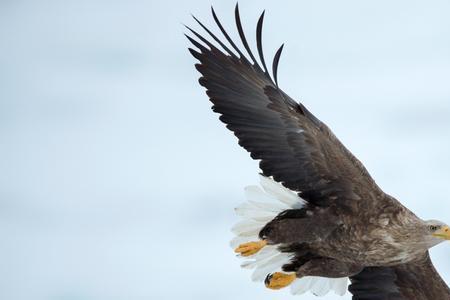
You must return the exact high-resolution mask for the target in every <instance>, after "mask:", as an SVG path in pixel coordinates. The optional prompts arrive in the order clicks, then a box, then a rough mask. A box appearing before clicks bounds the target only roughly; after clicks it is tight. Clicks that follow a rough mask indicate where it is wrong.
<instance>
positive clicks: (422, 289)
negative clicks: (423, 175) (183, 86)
mask: <svg viewBox="0 0 450 300" xmlns="http://www.w3.org/2000/svg"><path fill="white" fill-rule="evenodd" d="M212 16H213V18H214V21H215V23H216V24H217V26H218V28H219V29H220V31H221V33H222V34H223V36H224V38H225V40H226V41H225V40H221V39H219V38H218V37H217V36H216V35H214V34H213V33H212V32H211V31H210V30H209V29H208V28H207V27H206V26H204V25H203V24H202V23H201V22H200V21H199V20H198V19H196V18H195V17H194V19H195V20H196V21H197V22H198V24H199V25H200V26H201V27H202V28H203V29H204V30H205V31H206V32H207V33H208V34H209V36H210V38H212V40H213V41H214V42H211V41H209V40H208V39H206V38H204V37H203V36H202V35H200V34H198V33H197V32H196V31H194V30H192V29H190V28H189V27H187V28H188V30H190V32H191V35H186V37H187V38H188V39H189V41H190V42H191V43H192V44H193V45H194V46H195V48H197V49H196V50H194V49H192V48H189V51H190V53H191V54H192V55H193V56H194V57H195V58H196V59H197V60H198V61H199V62H200V63H198V64H196V65H195V67H196V68H197V70H198V71H199V72H200V73H201V75H202V77H201V78H200V79H199V82H200V85H202V86H204V87H205V88H206V90H207V91H206V94H207V95H208V96H209V99H210V101H211V102H212V103H213V107H212V109H213V111H214V112H216V113H219V114H220V120H221V121H222V122H224V123H225V124H226V127H227V128H228V129H230V130H231V131H233V133H234V134H235V135H236V137H237V138H238V140H239V145H241V146H242V147H243V148H245V149H246V150H247V151H248V152H250V155H251V157H252V158H253V159H256V160H259V161H260V163H259V166H260V168H261V170H262V174H261V186H262V188H260V187H258V186H251V187H247V188H246V195H247V198H248V202H246V203H244V204H243V205H241V206H240V207H238V208H237V209H236V212H237V214H238V215H239V216H241V217H242V218H243V220H242V221H241V222H240V223H238V224H236V225H235V226H234V227H233V232H234V233H235V234H236V238H235V239H234V240H233V241H232V243H231V244H232V246H233V247H234V248H235V252H236V253H238V254H239V255H240V256H242V257H244V258H246V259H247V260H246V261H245V262H244V263H243V264H242V266H243V267H245V268H254V272H253V275H252V279H253V280H260V281H264V282H265V285H266V286H267V287H268V288H270V289H281V288H284V287H287V286H291V291H292V293H294V294H299V293H304V292H306V291H308V290H309V291H311V292H312V293H314V294H315V295H319V296H320V295H324V294H326V293H327V292H328V291H330V290H334V291H335V292H336V293H337V294H340V295H343V294H344V293H345V292H346V290H347V286H348V278H349V279H350V282H351V284H350V285H349V286H348V290H349V291H350V292H351V293H352V294H353V299H361V300H362V299H373V300H376V299H389V300H414V299H416V300H446V299H447V300H448V299H450V289H449V288H448V286H447V285H446V284H445V282H444V281H443V279H442V278H441V277H440V276H439V274H438V273H437V271H436V270H435V268H434V267H433V264H432V262H431V260H430V256H429V254H428V249H430V248H431V247H433V246H435V245H437V244H439V243H441V242H442V241H444V240H450V229H449V226H447V225H445V224H444V223H442V222H440V221H435V220H430V221H424V220H421V219H420V218H419V217H417V216H416V215H415V214H414V213H412V212H411V211H410V210H408V209H407V208H406V207H404V206H403V205H402V204H401V203H400V202H399V201H398V200H396V199H395V198H393V197H392V196H389V195H387V194H386V193H384V192H383V191H382V190H381V189H380V188H379V187H378V185H377V184H376V183H375V181H374V180H373V179H372V177H371V176H370V175H369V173H368V172H367V170H366V169H365V167H364V166H363V164H362V163H361V162H360V161H359V160H358V159H357V158H355V157H354V156H353V155H352V153H351V152H350V151H349V150H347V148H345V146H344V145H343V144H342V143H341V142H340V141H339V140H338V139H337V138H336V137H335V135H334V134H333V133H332V132H331V130H330V129H329V128H328V127H327V126H326V125H325V124H324V123H322V122H321V121H320V120H319V119H317V118H316V117H315V116H314V115H313V114H312V113H311V112H309V111H308V110H307V109H306V107H305V106H304V105H303V104H301V103H298V102H296V101H294V100H293V99H292V98H290V97H289V96H288V95H287V94H285V93H284V92H283V91H282V90H281V89H280V88H279V87H278V81H277V68H278V62H279V59H280V55H281V51H282V49H283V46H281V47H280V48H279V50H278V51H277V52H276V54H275V57H274V59H273V64H272V75H273V77H272V76H271V75H270V73H269V70H268V68H267V66H266V62H265V59H264V55H263V47H262V26H263V19H264V12H263V13H262V15H261V17H260V18H259V20H258V23H257V27H256V43H257V49H258V56H259V61H260V63H258V62H257V59H256V57H255V55H254V54H253V53H252V51H251V50H250V46H249V44H248V42H247V39H246V37H245V35H244V31H243V28H242V24H241V21H240V17H239V8H238V6H237V5H236V9H235V19H236V25H237V31H238V33H239V36H240V39H241V42H242V45H243V47H244V48H245V51H246V54H244V53H243V52H242V50H240V49H239V47H238V46H237V45H236V44H235V42H234V41H233V40H232V39H231V38H230V36H229V35H228V33H227V32H226V31H225V29H224V27H223V26H222V24H221V23H220V21H219V19H218V17H217V15H216V13H215V12H214V9H212ZM226 43H227V44H228V45H226ZM214 44H216V45H214Z"/></svg>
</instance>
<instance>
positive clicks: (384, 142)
mask: <svg viewBox="0 0 450 300" xmlns="http://www.w3.org/2000/svg"><path fill="white" fill-rule="evenodd" d="M210 4H214V6H215V8H216V11H217V13H218V15H219V16H220V17H221V19H222V21H223V24H224V26H225V27H226V28H228V29H229V31H230V33H231V34H232V36H233V37H237V34H236V31H235V30H234V28H235V27H234V23H233V9H234V4H235V3H234V1H222V2H219V1H213V3H211V2H210V1H200V0H197V1H179V2H174V1H134V0H133V1H125V0H122V1H106V0H105V1H102V0H90V1H87V0H85V1H79V0H78V1H31V0H28V1H26V0H23V1H12V0H5V1H1V2H0V169H1V172H0V237H1V245H0V282H1V283H0V299H5V300H19V299H20V300H22V299H23V300H28V299H34V300H40V299H45V300H47V299H48V300H103V299H123V300H138V299H139V300H140V299H161V300H162V299H211V298H214V299H260V300H262V299H291V298H292V296H290V295H289V293H288V292H287V291H278V292H273V291H269V290H267V289H265V288H264V286H263V284H255V283H252V282H251V281H250V278H249V277H250V274H249V272H248V271H246V270H241V269H240V268H239V261H238V259H237V258H235V256H234V254H233V252H232V251H231V249H230V248H229V247H228V241H229V240H230V239H231V237H232V235H231V233H230V231H229V228H230V227H231V225H232V224H233V223H234V222H235V221H236V218H235V216H234V215H233V208H234V207H235V206H237V205H238V204H239V203H240V202H242V201H243V200H244V197H243V187H244V186H246V185H249V184H254V183H257V180H258V176H257V173H258V166H257V163H256V162H255V161H252V160H251V159H250V158H249V156H248V154H247V153H246V152H245V151H244V150H243V149H241V148H240V147H238V145H237V143H236V139H235V137H233V135H232V134H231V133H230V132H228V131H227V130H226V129H225V128H224V126H223V125H222V124H220V122H219V121H218V118H217V115H214V114H213V113H212V112H211V110H210V104H209V102H208V101H207V97H206V95H205V94H204V91H203V88H201V87H200V86H199V85H198V84H197V78H198V73H197V72H196V71H195V69H194V68H193V64H194V59H193V58H192V57H191V56H190V55H189V53H188V52H187V50H186V48H187V46H188V42H187V40H186V39H185V38H184V37H183V35H182V33H183V32H185V31H186V30H185V29H184V28H183V26H182V23H185V24H189V25H193V26H194V27H196V28H198V26H196V25H195V24H194V21H193V20H192V19H191V18H190V15H189V14H190V13H193V14H195V15H196V16H198V17H199V18H200V19H201V20H203V21H204V22H205V23H206V24H210V25H212V24H213V22H212V18H211V17H210V15H209V9H210ZM240 6H241V17H242V19H243V24H244V26H245V28H246V32H247V35H248V37H249V40H250V41H251V42H252V45H254V29H255V26H256V21H257V17H258V15H259V13H260V12H261V11H262V10H263V9H266V24H265V25H266V27H265V30H264V38H263V39H264V44H265V53H266V55H267V57H272V55H273V54H274V52H275V50H276V49H277V47H278V46H279V45H280V44H281V43H282V42H286V46H285V49H284V54H283V56H282V59H281V63H280V69H279V81H280V86H281V87H282V88H283V89H284V90H285V91H286V92H287V93H288V94H289V95H291V96H292V97H293V98H294V99H297V100H299V101H300V100H301V101H302V102H303V103H304V104H305V105H306V106H307V107H308V108H309V109H310V110H311V111H312V112H313V113H314V114H315V115H316V116H317V117H319V118H320V119H321V120H323V121H324V122H326V123H327V124H328V125H329V126H330V127H331V128H332V129H333V130H334V132H335V133H336V135H337V136H338V137H340V138H341V140H342V141H343V143H344V144H346V145H347V146H348V147H349V148H350V149H351V150H352V151H353V153H354V154H355V155H356V156H357V157H359V158H360V159H361V160H362V161H363V162H364V163H365V165H366V166H367V168H368V169H369V171H370V172H371V174H372V175H373V177H374V178H375V179H376V181H377V182H378V183H379V185H380V186H381V187H382V188H383V189H384V190H385V191H386V192H387V193H390V194H392V195H393V196H395V197H397V198H398V199H399V200H401V201H402V203H404V204H405V205H406V206H408V207H409V208H410V209H412V210H413V211H415V212H416V213H417V214H418V215H419V216H421V217H423V218H424V219H441V220H444V221H445V220H446V221H448V222H450V202H449V196H448V195H449V194H450V156H449V154H450V142H449V141H450V85H449V78H450V76H449V75H450V54H449V53H450V39H449V36H450V18H448V15H449V12H450V3H449V2H448V1H444V0H442V1H406V0H405V1H387V0H382V1H356V0H355V1H331V0H330V1H316V0H314V1H313V0H309V1H295V2H294V1H291V2H287V1H284V2H281V1H277V2H275V1H254V2H251V1H241V3H240ZM216 32H217V31H216ZM449 253H450V244H448V243H446V244H442V245H440V246H438V247H436V248H435V249H433V250H432V257H433V260H434V262H435V265H436V267H437V268H438V269H439V271H440V272H441V274H442V275H443V277H444V278H445V280H446V281H447V282H450V264H449V260H448V258H449ZM295 298H296V299H299V300H300V299H312V298H313V296H312V295H305V296H301V297H299V296H297V297H295ZM350 298H351V297H350V295H349V294H347V295H346V296H345V297H343V298H339V297H337V296H334V295H330V296H329V297H325V298H323V299H350ZM292 299H293V298H292Z"/></svg>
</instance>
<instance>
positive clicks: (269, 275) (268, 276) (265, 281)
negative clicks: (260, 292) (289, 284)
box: [264, 274, 273, 286]
mask: <svg viewBox="0 0 450 300" xmlns="http://www.w3.org/2000/svg"><path fill="white" fill-rule="evenodd" d="M272 277H273V274H268V275H267V276H266V279H264V284H265V285H266V286H268V285H269V284H270V281H271V280H272Z"/></svg>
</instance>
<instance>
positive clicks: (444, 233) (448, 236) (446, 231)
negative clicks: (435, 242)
mask: <svg viewBox="0 0 450 300" xmlns="http://www.w3.org/2000/svg"><path fill="white" fill-rule="evenodd" d="M433 236H435V237H438V238H441V239H444V240H450V228H449V227H448V226H444V227H442V228H441V229H439V230H437V231H436V232H435V233H433Z"/></svg>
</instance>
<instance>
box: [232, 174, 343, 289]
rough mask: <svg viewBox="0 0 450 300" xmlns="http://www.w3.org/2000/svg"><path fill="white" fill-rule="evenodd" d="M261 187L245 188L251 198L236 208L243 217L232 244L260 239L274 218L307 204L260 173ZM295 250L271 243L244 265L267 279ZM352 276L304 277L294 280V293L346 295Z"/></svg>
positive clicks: (255, 275)
mask: <svg viewBox="0 0 450 300" xmlns="http://www.w3.org/2000/svg"><path fill="white" fill-rule="evenodd" d="M260 183H261V187H262V188H261V187H259V186H248V187H246V188H245V196H246V198H247V200H248V201H247V202H245V203H243V204H241V205H240V206H239V207H237V208H236V214H237V215H238V216H240V217H241V218H242V219H243V220H242V221H240V222H239V223H237V224H236V225H234V226H233V228H232V232H233V233H234V234H236V237H235V238H233V240H232V241H231V242H230V245H231V247H232V248H236V247H238V246H239V245H240V244H243V243H247V242H251V241H257V240H258V239H259V232H260V231H261V229H262V228H263V227H264V226H265V225H266V224H267V223H268V222H269V221H271V220H272V219H274V218H275V217H276V216H277V215H278V214H280V213H281V212H283V211H285V210H288V209H299V208H302V207H303V206H304V205H305V203H306V202H305V200H303V199H302V198H300V197H299V196H298V194H297V193H296V192H294V191H291V190H289V189H287V188H285V187H284V186H282V185H281V184H280V183H278V182H276V181H274V180H273V179H272V178H269V177H265V176H263V175H261V176H260ZM293 256H294V255H293V254H292V253H285V252H280V251H279V250H278V247H277V246H275V245H267V246H265V247H264V248H262V249H261V250H260V251H259V252H257V253H255V254H253V255H251V256H248V257H246V259H247V260H245V261H244V262H243V263H242V264H241V267H242V268H246V269H254V270H253V273H252V276H251V278H252V280H253V281H264V280H265V278H266V276H267V275H268V274H270V273H273V272H281V271H282V267H283V265H285V264H288V263H289V262H290V261H291V259H292V258H293ZM347 286H348V278H346V277H345V278H324V277H313V276H308V277H303V278H298V279H296V280H294V282H293V283H292V284H291V293H292V294H294V295H299V294H303V293H305V292H307V291H310V292H311V293H313V294H314V295H316V296H324V295H326V294H327V293H328V292H329V291H334V292H335V293H336V294H338V295H341V296H342V295H344V294H345V292H346V291H347Z"/></svg>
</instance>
